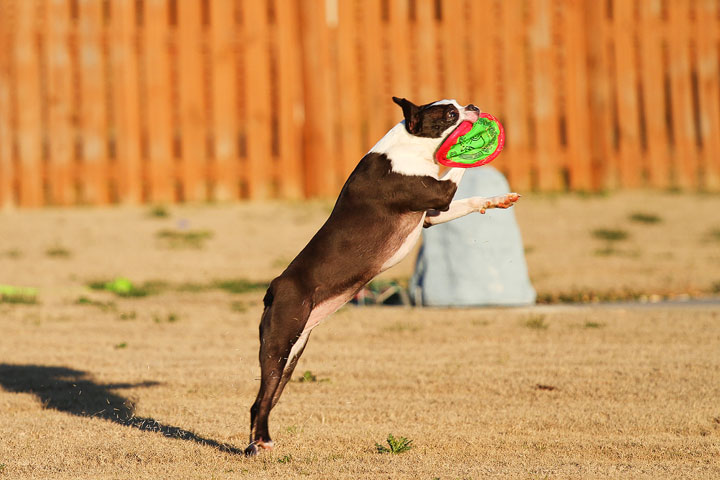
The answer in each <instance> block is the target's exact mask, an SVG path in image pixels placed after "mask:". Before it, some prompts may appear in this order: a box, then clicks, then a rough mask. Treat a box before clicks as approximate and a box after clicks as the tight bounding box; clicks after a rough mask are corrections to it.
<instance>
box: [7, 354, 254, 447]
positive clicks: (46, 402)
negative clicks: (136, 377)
mask: <svg viewBox="0 0 720 480" xmlns="http://www.w3.org/2000/svg"><path fill="white" fill-rule="evenodd" d="M154 385H158V382H140V383H113V384H98V383H95V382H93V381H92V380H90V379H88V378H87V373H85V372H82V371H79V370H73V369H71V368H65V367H50V366H42V365H10V364H6V363H0V387H2V388H3V389H4V390H6V391H8V392H17V393H30V394H32V395H35V396H36V397H38V399H39V400H40V402H42V405H43V407H44V408H52V409H53V410H58V411H60V412H66V413H69V414H71V415H77V416H79V417H93V418H102V419H105V420H110V421H111V422H114V423H117V424H119V425H124V426H127V427H132V428H137V429H139V430H142V431H145V432H157V433H160V434H162V435H164V436H166V437H171V438H179V439H182V440H189V441H191V442H196V443H199V444H201V445H206V446H209V447H213V448H216V449H218V450H220V451H221V452H226V453H233V454H243V450H241V449H238V448H235V447H233V446H232V445H228V444H226V443H220V442H218V441H216V440H212V439H208V438H203V437H201V436H199V435H197V434H195V433H193V432H190V431H188V430H184V429H182V428H180V427H173V426H170V425H163V424H162V423H160V422H158V421H157V420H155V419H153V418H147V417H136V416H135V414H134V412H135V405H134V404H133V402H132V401H131V400H130V399H128V398H125V397H122V396H120V395H118V394H116V393H113V390H119V389H123V388H137V387H152V386H154Z"/></svg>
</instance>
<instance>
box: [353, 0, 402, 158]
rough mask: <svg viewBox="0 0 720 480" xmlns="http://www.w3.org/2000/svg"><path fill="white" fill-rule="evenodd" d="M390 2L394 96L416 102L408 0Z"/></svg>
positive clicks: (398, 117)
mask: <svg viewBox="0 0 720 480" xmlns="http://www.w3.org/2000/svg"><path fill="white" fill-rule="evenodd" d="M389 1H390V3H389V5H388V7H389V14H390V28H389V40H390V45H392V54H391V59H392V61H391V62H390V69H391V82H392V87H391V88H392V95H393V96H395V97H401V98H408V99H410V100H415V99H413V98H412V91H411V87H412V85H411V81H410V76H411V75H412V49H411V47H410V20H409V18H408V16H409V9H408V0H389ZM344 3H345V2H341V5H343V4H344ZM341 8H342V7H341ZM398 112H399V110H396V111H395V115H394V116H392V117H391V118H396V119H400V118H402V116H401V115H400V114H399V113H398ZM368 146H369V145H368Z"/></svg>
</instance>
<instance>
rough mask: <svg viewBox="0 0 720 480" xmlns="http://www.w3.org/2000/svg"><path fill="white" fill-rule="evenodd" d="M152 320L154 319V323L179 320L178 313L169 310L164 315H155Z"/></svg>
mask: <svg viewBox="0 0 720 480" xmlns="http://www.w3.org/2000/svg"><path fill="white" fill-rule="evenodd" d="M153 320H154V321H155V323H175V322H177V321H178V320H180V315H178V314H177V313H172V312H171V313H168V314H167V315H165V316H162V315H155V316H154V317H153Z"/></svg>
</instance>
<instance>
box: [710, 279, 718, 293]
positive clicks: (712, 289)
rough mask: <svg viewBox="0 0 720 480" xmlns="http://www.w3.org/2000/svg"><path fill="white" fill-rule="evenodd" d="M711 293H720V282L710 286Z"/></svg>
mask: <svg viewBox="0 0 720 480" xmlns="http://www.w3.org/2000/svg"><path fill="white" fill-rule="evenodd" d="M710 291H711V292H712V293H720V281H717V282H714V283H713V284H712V285H711V286H710Z"/></svg>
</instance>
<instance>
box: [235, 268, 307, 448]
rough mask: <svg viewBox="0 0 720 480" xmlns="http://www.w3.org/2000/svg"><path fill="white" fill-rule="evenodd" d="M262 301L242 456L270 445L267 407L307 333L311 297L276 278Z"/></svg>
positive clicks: (275, 398) (274, 400)
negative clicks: (255, 381) (254, 389)
mask: <svg viewBox="0 0 720 480" xmlns="http://www.w3.org/2000/svg"><path fill="white" fill-rule="evenodd" d="M264 302H265V311H264V312H263V316H262V320H261V321H260V369H261V375H260V390H259V391H258V394H257V398H256V399H255V403H254V404H253V406H252V407H251V408H250V445H249V446H248V447H247V448H246V449H245V454H246V455H255V454H257V452H258V448H272V446H273V443H272V440H271V439H270V432H269V429H268V417H269V415H270V410H272V408H273V406H275V404H276V403H277V401H278V399H279V397H280V394H281V393H282V389H283V387H284V386H285V384H286V383H287V381H288V379H289V378H290V375H292V370H293V369H294V367H295V364H297V360H298V358H299V357H300V353H302V350H303V349H304V347H305V342H306V341H307V337H308V334H309V333H310V332H309V331H308V332H306V333H307V334H303V329H304V328H305V324H306V323H307V320H308V317H309V316H310V310H311V309H312V305H311V300H310V298H309V296H306V295H303V293H302V291H301V288H299V285H297V284H296V282H294V281H293V280H290V279H285V278H278V279H276V280H275V281H273V283H272V284H271V286H270V288H269V289H268V293H267V294H266V295H265V300H264ZM296 345H297V347H295V346H296ZM288 367H289V368H288Z"/></svg>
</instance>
